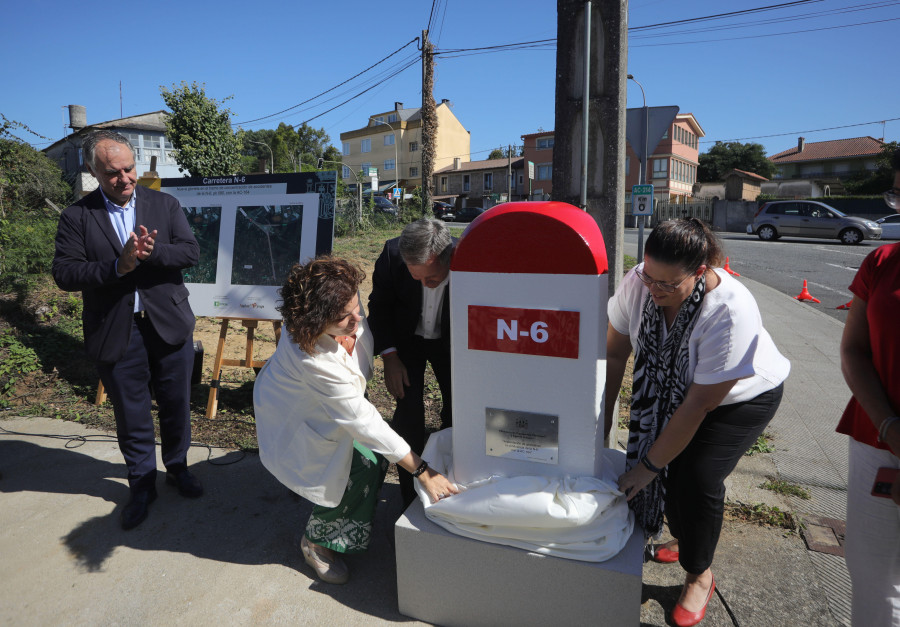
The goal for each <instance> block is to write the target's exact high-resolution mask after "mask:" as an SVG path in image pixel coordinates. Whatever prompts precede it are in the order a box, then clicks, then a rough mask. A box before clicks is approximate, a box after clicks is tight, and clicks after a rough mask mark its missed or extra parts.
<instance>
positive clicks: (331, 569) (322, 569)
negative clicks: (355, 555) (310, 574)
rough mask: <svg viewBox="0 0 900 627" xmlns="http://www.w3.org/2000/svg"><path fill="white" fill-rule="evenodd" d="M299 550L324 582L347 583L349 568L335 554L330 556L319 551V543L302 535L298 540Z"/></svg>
mask: <svg viewBox="0 0 900 627" xmlns="http://www.w3.org/2000/svg"><path fill="white" fill-rule="evenodd" d="M300 550H301V551H302V552H303V559H304V560H306V563H307V564H309V565H310V566H311V567H312V569H313V570H314V571H316V574H317V575H318V576H319V579H321V580H322V581H324V582H325V583H334V584H342V583H347V581H348V580H349V579H350V570H349V569H348V568H347V565H346V564H345V563H344V560H342V559H341V558H340V557H338V556H337V554H334V553H332V555H333V557H332V556H329V555H326V554H324V552H321V547H319V545H317V544H314V543H312V542H310V541H309V540H308V539H307V537H306V536H305V535H304V536H303V539H302V540H300Z"/></svg>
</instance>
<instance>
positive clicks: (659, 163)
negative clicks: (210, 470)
mask: <svg viewBox="0 0 900 627" xmlns="http://www.w3.org/2000/svg"><path fill="white" fill-rule="evenodd" d="M668 161H669V160H668V159H654V160H653V178H655V179H658V178H666V173H667V172H668V169H669V168H668Z"/></svg>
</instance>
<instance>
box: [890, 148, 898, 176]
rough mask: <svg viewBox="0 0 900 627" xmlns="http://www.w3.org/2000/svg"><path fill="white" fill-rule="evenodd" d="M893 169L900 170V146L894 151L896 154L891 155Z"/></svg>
mask: <svg viewBox="0 0 900 627" xmlns="http://www.w3.org/2000/svg"><path fill="white" fill-rule="evenodd" d="M891 169H893V170H894V172H900V148H898V149H897V150H895V151H894V154H892V155H891Z"/></svg>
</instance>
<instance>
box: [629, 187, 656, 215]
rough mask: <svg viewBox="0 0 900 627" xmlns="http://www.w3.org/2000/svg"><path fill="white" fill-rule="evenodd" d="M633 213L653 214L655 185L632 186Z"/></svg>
mask: <svg viewBox="0 0 900 627" xmlns="http://www.w3.org/2000/svg"><path fill="white" fill-rule="evenodd" d="M631 215H633V216H652V215H653V186H652V185H634V186H632V188H631Z"/></svg>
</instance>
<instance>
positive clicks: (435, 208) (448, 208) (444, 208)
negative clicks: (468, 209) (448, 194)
mask: <svg viewBox="0 0 900 627" xmlns="http://www.w3.org/2000/svg"><path fill="white" fill-rule="evenodd" d="M431 211H432V212H433V213H434V217H435V218H437V219H438V220H443V219H444V214H445V213H448V212H449V213H453V205H451V204H450V203H446V202H441V201H440V200H436V201H434V204H432V205H431Z"/></svg>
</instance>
